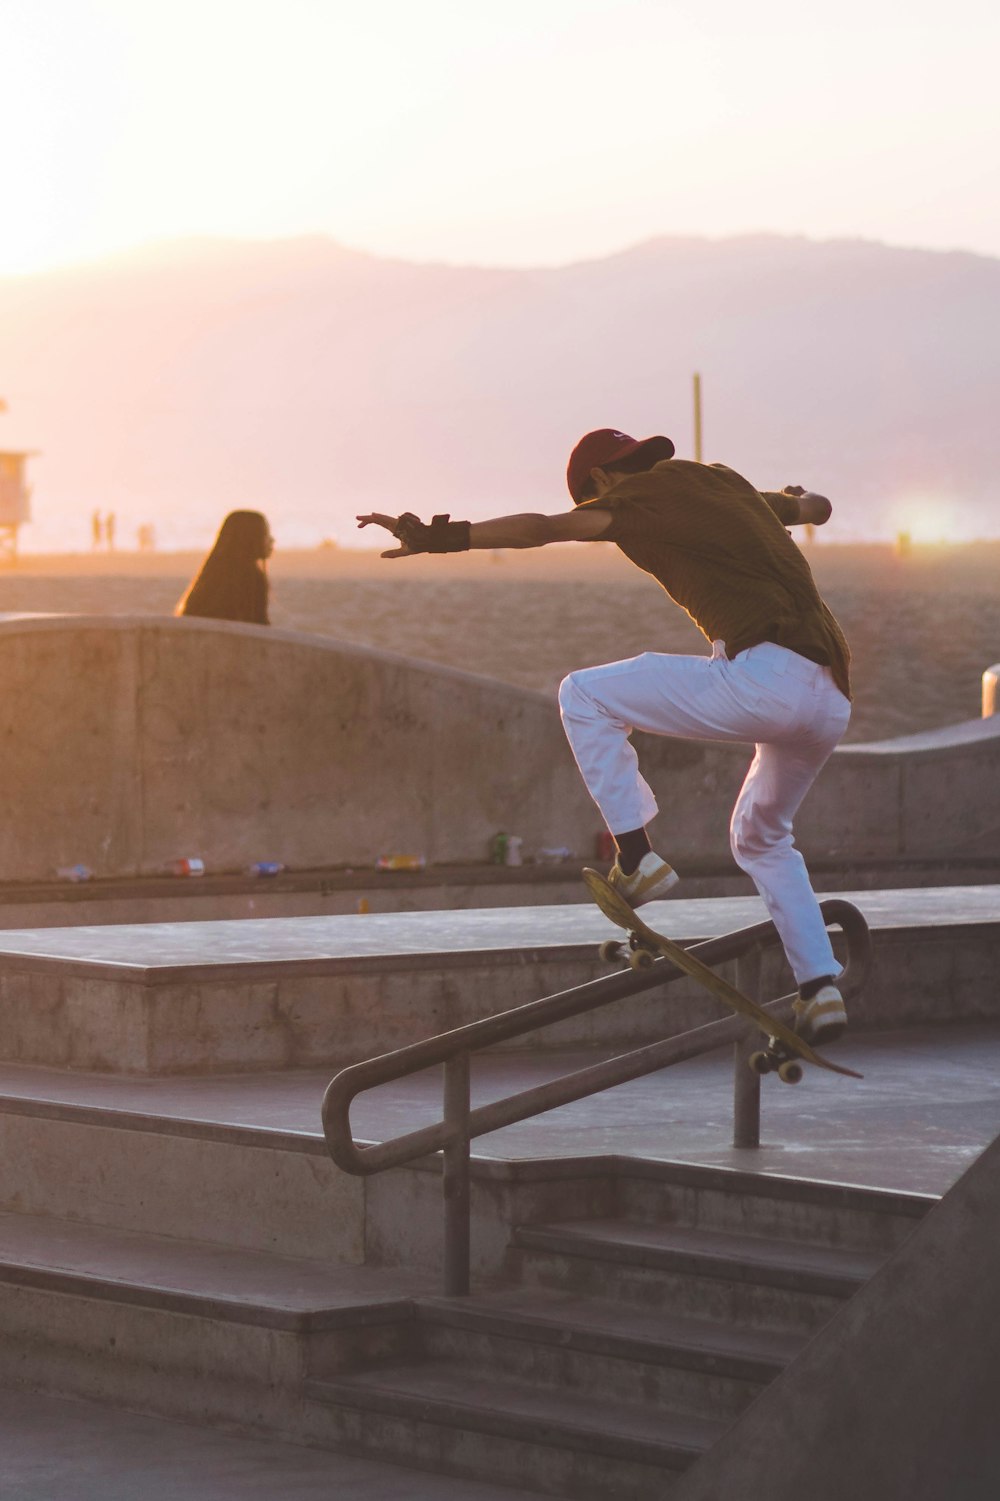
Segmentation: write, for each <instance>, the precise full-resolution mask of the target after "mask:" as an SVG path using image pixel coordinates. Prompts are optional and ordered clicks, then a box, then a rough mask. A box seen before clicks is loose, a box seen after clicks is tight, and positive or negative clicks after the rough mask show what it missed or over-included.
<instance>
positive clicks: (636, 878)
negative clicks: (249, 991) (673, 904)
mask: <svg viewBox="0 0 1000 1501" xmlns="http://www.w3.org/2000/svg"><path fill="white" fill-rule="evenodd" d="M679 880H680V876H679V875H678V874H677V872H676V870H674V869H673V867H672V866H670V865H668V864H667V862H666V860H661V859H660V857H659V855H657V854H656V853H655V852H654V851H653V850H650V851H649V853H648V855H643V857H642V859H641V860H640V861H639V864H638V865H637V866H636V868H635V870H634V871H633V872H632V874H631V875H630V876H627V875H626V874H625V872H624V871H623V870H622V868H621V866H620V865H619V864H618V861H617V860H616V861H615V863H614V865H612V867H611V870H610V871H609V872H608V882H609V884H610V885H612V886H613V887H614V888H615V890H616V891H620V892H621V894H622V896H623V897H624V898H625V900H626V901H627V902H628V904H629V906H630V907H641V906H642V904H643V902H655V901H658V900H659V899H660V897H661V896H666V894H667V892H668V891H671V890H672V889H673V888H674V887H675V886H676V885H677V882H678V881H679Z"/></svg>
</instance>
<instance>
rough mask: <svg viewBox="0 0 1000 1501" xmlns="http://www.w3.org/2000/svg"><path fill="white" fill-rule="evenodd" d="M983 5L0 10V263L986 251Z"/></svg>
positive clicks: (190, 5)
mask: <svg viewBox="0 0 1000 1501" xmlns="http://www.w3.org/2000/svg"><path fill="white" fill-rule="evenodd" d="M998 57H1000V6H998V5H997V4H996V3H995V0H953V3H952V4H950V5H946V6H942V5H941V4H939V3H937V0H935V3H929V0H910V3H908V4H904V3H889V0H841V3H838V4H835V5H824V6H822V7H821V6H819V5H816V4H810V0H755V3H753V4H748V3H747V0H714V4H711V5H706V4H705V0H617V3H612V0H419V3H418V0H358V3H345V0H169V3H168V0H0V60H2V67H0V133H2V134H0V139H2V141H3V151H2V155H0V182H2V184H3V189H4V192H3V200H2V202H3V208H2V214H3V224H2V232H0V272H12V271H13V272H19V271H32V270H36V269H42V268H44V267H46V266H50V265H53V264H60V263H67V262H73V261H76V260H79V259H83V258H89V257H93V256H100V255H104V254H106V253H108V252H113V251H116V250H121V249H128V248H131V247H133V246H135V245H138V244H142V243H144V242H147V241H150V240H157V239H162V238H166V237H174V236H186V235H206V234H207V235H223V236H245V237H252V238H260V237H285V236H289V235H298V234H309V233H321V234H329V235H331V236H333V237H334V238H335V239H337V240H339V241H341V242H342V243H343V244H346V245H349V246H352V247H354V248H357V249H362V250H370V251H374V252H377V253H379V254H382V255H388V256H398V257H403V258H413V259H421V260H444V261H450V262H456V263H462V262H473V263H478V264H488V265H505V264H506V265H531V264H560V263H564V262H567V261H571V260H576V259H583V258H588V257H593V256H600V255H604V254H607V253H609V252H612V251H615V250H619V249H623V248H625V247H627V246H629V245H631V244H634V243H636V242H637V241H639V240H643V239H647V238H649V237H651V236H654V235H661V234H699V235H700V234H708V235H713V236H715V235H719V236H721V235H729V234H738V233H745V232H755V231H773V232H777V233H792V234H807V235H810V236H813V237H817V238H828V237H836V236H863V237H865V238H871V239H881V240H885V241H888V242H889V243H892V244H897V245H913V246H924V247H929V248H941V249H953V248H962V249H968V250H975V251H980V252H983V253H986V254H989V255H998V254H1000V213H998V211H997V204H998V198H1000V192H998V190H1000V123H998V109H997V104H996V87H997V86H996V68H997V58H998Z"/></svg>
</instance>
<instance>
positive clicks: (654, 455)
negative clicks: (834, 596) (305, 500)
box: [358, 428, 851, 1043]
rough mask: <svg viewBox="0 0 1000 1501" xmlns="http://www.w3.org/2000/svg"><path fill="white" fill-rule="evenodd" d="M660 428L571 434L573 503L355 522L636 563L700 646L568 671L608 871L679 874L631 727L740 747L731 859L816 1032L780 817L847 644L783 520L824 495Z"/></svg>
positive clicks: (801, 882)
mask: <svg viewBox="0 0 1000 1501" xmlns="http://www.w3.org/2000/svg"><path fill="white" fill-rule="evenodd" d="M673 454H674V446H673V444H672V443H671V441H670V439H669V438H663V437H653V438H644V439H642V440H641V441H639V440H637V439H635V438H630V437H629V436H628V435H627V434H626V433H622V432H619V431H618V430H617V429H613V428H601V429H600V430H598V431H596V432H591V433H587V434H586V436H585V437H583V438H581V440H580V442H579V443H578V444H577V445H576V447H575V448H574V450H573V452H572V454H571V455H570V460H569V467H568V470H567V476H566V477H567V483H568V485H569V491H570V495H571V496H572V498H573V502H574V509H573V510H572V511H568V512H564V513H562V514H560V515H557V516H543V515H537V514H530V513H529V514H524V515H515V516H501V517H497V518H495V519H494V520H491V521H477V522H473V523H469V522H467V521H452V520H451V519H450V518H449V517H448V516H435V517H434V519H433V521H432V522H431V523H430V525H425V524H424V523H423V522H421V521H420V520H418V518H417V517H416V516H413V515H412V514H410V513H407V514H406V515H403V516H400V517H392V516H381V515H374V514H373V515H368V516H359V517H358V523H359V525H360V526H362V527H364V526H369V525H371V524H372V523H374V524H376V525H378V526H384V527H386V528H387V529H388V530H389V531H391V532H392V534H393V536H394V537H395V538H396V539H397V540H398V542H399V546H398V547H396V548H393V549H391V550H390V551H388V552H385V553H383V554H382V556H383V557H386V558H402V557H407V556H409V555H411V554H413V553H418V552H462V551H465V550H466V549H468V548H490V549H493V548H502V547H542V546H545V545H546V544H548V543H550V542H597V541H609V542H614V543H616V544H617V545H618V547H619V548H620V549H621V551H622V552H623V553H624V554H625V556H626V557H627V558H629V559H630V560H631V561H632V562H633V563H635V564H636V565H637V566H638V567H639V568H642V569H643V570H644V571H645V572H647V573H649V574H651V575H652V576H653V577H654V578H655V579H656V580H657V581H658V582H659V583H660V584H661V585H662V587H663V588H664V589H665V590H666V591H667V593H668V594H669V595H670V597H671V598H672V599H673V600H675V601H676V603H677V604H679V605H681V606H682V607H683V608H684V609H685V610H686V611H687V612H688V614H689V615H690V616H691V618H692V619H693V620H694V622H695V624H696V625H697V626H698V627H699V629H700V630H701V631H702V632H703V633H704V635H705V636H706V637H707V639H708V640H709V641H710V642H711V643H712V655H711V656H710V657H681V656H667V655H663V654H660V653H656V652H646V653H644V654H643V655H642V656H639V657H634V658H632V659H631V660H629V661H625V662H611V663H609V664H608V665H607V666H604V667H591V668H588V669H586V670H584V671H582V672H573V673H570V675H569V677H567V678H566V679H565V680H564V681H563V683H562V684H561V686H560V689H559V706H560V710H561V713H562V718H563V724H564V727H565V729H566V734H567V736H568V738H569V742H570V745H571V747H572V750H573V754H574V756H575V757H576V762H577V765H578V767H579V768H580V772H581V774H582V776H583V779H584V781H585V783H586V785H587V787H588V789H589V791H590V793H591V795H592V797H593V798H594V801H595V802H596V803H597V806H598V808H599V809H600V811H601V813H602V815H603V817H604V820H605V822H606V823H607V825H608V828H609V829H610V831H611V833H612V835H613V837H614V840H615V844H616V846H617V849H618V856H617V859H616V861H615V864H614V866H613V867H612V870H611V874H610V880H611V882H612V884H613V885H614V886H616V887H617V888H618V889H619V890H620V891H621V892H622V893H623V894H624V896H625V897H626V898H627V899H628V900H629V901H630V902H631V903H632V905H633V906H638V905H640V904H641V903H643V902H648V901H653V900H655V899H656V898H658V897H662V896H665V895H666V894H667V892H668V891H670V890H671V888H672V887H673V886H675V885H676V883H677V880H678V877H677V875H676V873H675V872H674V871H673V870H672V869H671V867H670V866H669V865H668V863H667V862H666V860H664V859H663V858H662V856H660V855H658V854H657V853H656V852H655V851H654V850H653V849H652V848H651V846H650V842H649V838H648V836H647V834H646V825H647V824H648V823H649V822H650V820H651V819H652V818H653V816H654V815H655V814H656V812H657V804H656V800H655V798H654V797H653V794H652V791H651V790H650V788H649V786H648V784H647V783H646V781H645V780H644V778H643V777H642V776H641V774H640V772H639V767H638V760H637V757H636V754H635V751H634V749H633V747H632V745H631V743H630V741H629V736H630V735H631V733H632V731H633V730H636V729H638V730H643V731H645V732H647V733H649V734H654V735H673V736H678V737H682V738H686V739H693V740H724V741H741V742H749V743H751V744H754V745H755V746H756V754H755V755H754V759H753V762H752V763H751V766H750V770H749V772H748V773H747V777H746V780H745V782H744V784H743V788H742V790H741V792H740V795H739V797H738V799H737V802H736V807H735V808H734V810H733V815H732V820H731V824H730V839H731V845H732V850H733V855H734V857H735V859H736V863H737V864H738V865H739V866H740V867H741V869H743V870H745V871H746V872H747V873H748V874H749V875H750V876H751V877H752V879H753V881H754V883H755V885H756V887H757V890H758V891H759V892H760V894H761V896H762V898H763V900H764V903H765V905H766V906H767V909H768V911H769V913H770V915H771V918H772V920H773V921H774V924H775V927H776V928H777V930H778V933H779V935H780V937H781V940H782V943H783V944H784V947H785V952H786V954H787V956H788V960H789V963H790V965H791V967H792V971H793V973H794V975H795V980H796V983H797V985H798V987H799V997H798V1000H797V1001H796V1003H795V1007H796V1025H797V1027H798V1030H799V1032H800V1033H801V1034H802V1036H803V1037H805V1038H806V1040H807V1041H809V1042H813V1043H817V1042H831V1041H833V1040H834V1039H835V1038H837V1037H839V1036H840V1035H841V1033H842V1032H843V1031H844V1029H845V1027H846V1025H847V1014H846V1011H845V1008H844V1002H843V998H842V996H841V994H840V991H839V990H838V989H837V986H836V984H835V980H836V977H837V975H838V974H839V965H838V964H837V962H836V960H835V958H834V955H833V949H832V947H831V944H830V938H829V935H828V933H827V931H826V925H825V924H824V922H823V917H822V914H821V913H820V910H819V904H818V902H817V901H816V897H815V894H814V893H813V889H812V886H811V884H810V881H809V875H808V872H807V870H806V867H805V863H804V861H803V859H802V856H801V855H800V854H799V852H798V850H797V849H796V848H795V844H794V840H793V837H792V819H793V818H794V816H795V813H796V811H797V810H798V808H799V805H800V804H801V802H802V799H803V798H804V797H805V795H806V793H807V792H808V791H809V788H810V787H811V786H812V784H813V782H814V780H815V778H816V776H817V773H818V772H819V771H820V768H821V767H822V766H823V764H824V763H825V762H826V760H827V758H828V757H829V755H830V753H831V752H832V751H833V749H834V747H835V746H836V744H837V742H838V741H839V740H840V738H841V736H842V735H843V733H844V731H845V729H846V728H847V723H848V720H849V719H850V713H851V707H850V681H849V676H848V672H849V664H850V653H849V652H848V649H847V643H846V642H845V640H844V637H843V635H842V633H841V631H840V627H839V626H838V625H837V622H836V621H835V620H834V618H833V616H832V615H831V613H830V611H829V610H828V609H827V607H826V605H825V604H824V603H823V601H822V599H821V598H820V596H819V593H818V591H817V589H816V585H815V583H814V581H813V577H812V574H811V572H810V570H809V566H808V564H807V563H806V561H805V559H804V558H803V556H802V554H801V553H800V551H799V549H798V548H797V547H796V546H795V544H794V542H793V541H792V540H791V537H790V535H789V533H788V532H786V531H785V527H786V526H791V525H795V524H797V523H805V524H809V525H814V526H820V525H822V524H823V523H824V522H825V521H827V520H828V519H829V516H830V512H831V506H830V502H829V501H828V500H826V499H825V497H824V496H821V495H815V494H813V493H811V492H809V491H805V490H803V489H802V488H801V486H797V485H794V486H791V485H790V486H787V487H786V489H784V490H783V491H780V492H765V493H759V492H758V491H757V490H755V489H754V488H753V486H752V485H751V484H750V483H749V481H748V480H745V479H743V478H742V476H740V475H739V474H736V473H735V472H734V471H733V470H732V469H727V468H726V467H725V466H724V465H721V464H696V463H692V462H690V461H687V460H681V459H675V458H674V457H673Z"/></svg>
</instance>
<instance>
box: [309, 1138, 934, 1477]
mask: <svg viewBox="0 0 1000 1501" xmlns="http://www.w3.org/2000/svg"><path fill="white" fill-rule="evenodd" d="M675 1174H676V1176H675ZM678 1178H679V1180H680V1181H679V1182H678V1181H677V1180H678ZM698 1179H699V1175H697V1174H691V1173H690V1172H687V1173H686V1172H685V1171H684V1169H680V1170H674V1169H671V1167H670V1166H668V1165H665V1166H664V1167H663V1169H662V1171H661V1172H660V1173H659V1174H646V1175H642V1176H640V1178H639V1180H638V1182H637V1183H633V1182H632V1180H631V1179H630V1176H629V1174H628V1171H627V1169H626V1170H625V1171H624V1173H623V1181H622V1184H621V1185H620V1189H621V1193H620V1196H621V1198H622V1199H623V1200H624V1201H626V1202H627V1201H628V1199H629V1198H630V1197H632V1196H633V1193H634V1191H635V1190H636V1189H638V1193H637V1194H636V1195H635V1196H636V1197H638V1198H639V1199H640V1200H641V1201H642V1203H643V1205H644V1208H645V1213H644V1215H643V1217H642V1218H636V1217H634V1215H632V1214H628V1213H625V1214H620V1215H616V1216H614V1217H608V1218H601V1219H588V1220H576V1221H563V1222H558V1223H554V1224H536V1225H520V1226H516V1227H515V1228H514V1229H513V1233H512V1238H511V1245H510V1249H509V1252H508V1256H507V1260H506V1274H507V1277H508V1278H509V1279H510V1281H511V1283H512V1284H514V1285H509V1286H507V1287H506V1288H504V1289H502V1290H499V1291H492V1292H486V1293H481V1294H477V1295H475V1296H473V1297H472V1298H470V1299H468V1300H447V1299H428V1298H420V1299H419V1300H418V1301H417V1303H416V1312H415V1317H414V1319H412V1320H408V1321H406V1322H405V1323H401V1324H399V1325H397V1326H396V1329H395V1338H394V1339H393V1338H392V1337H391V1336H389V1337H387V1332H386V1331H385V1329H383V1330H382V1331H381V1334H380V1341H379V1349H378V1353H377V1355H376V1356H373V1357H372V1358H371V1359H366V1358H365V1355H364V1352H363V1351H361V1350H360V1349H359V1350H358V1352H357V1353H358V1357H359V1363H358V1365H357V1366H356V1368H354V1369H352V1370H344V1369H341V1370H340V1371H338V1372H337V1373H336V1375H333V1376H331V1375H326V1374H320V1375H319V1377H318V1379H313V1380H311V1381H310V1382H309V1384H308V1392H309V1395H310V1397H311V1398H312V1399H313V1400H314V1401H315V1402H316V1403H319V1404H326V1406H327V1407H328V1409H329V1412H330V1419H331V1429H330V1433H331V1437H332V1438H333V1439H334V1440H335V1441H336V1442H337V1443H338V1444H340V1445H343V1446H345V1447H347V1448H348V1449H349V1450H350V1451H351V1452H355V1453H379V1454H382V1455H388V1456H391V1457H393V1458H395V1459H397V1460H406V1461H407V1462H410V1463H417V1464H419V1465H421V1466H432V1467H435V1468H437V1469H439V1470H441V1471H442V1472H443V1473H448V1474H453V1475H466V1476H468V1477H470V1478H486V1477H492V1478H495V1479H498V1480H501V1481H503V1482H505V1483H507V1484H510V1485H520V1486H523V1487H525V1488H526V1489H529V1490H534V1491H538V1492H540V1493H544V1494H551V1495H555V1496H565V1497H573V1498H578V1501H605V1498H610V1497H618V1496H622V1495H628V1496H634V1497H636V1498H640V1501H644V1498H647V1497H648V1498H650V1501H652V1498H654V1497H661V1496H665V1495H667V1494H669V1490H670V1486H671V1483H672V1481H673V1480H674V1479H676V1477H677V1476H678V1475H679V1474H682V1473H683V1472H684V1471H685V1470H686V1469H687V1468H688V1467H689V1466H690V1465H691V1464H692V1463H693V1462H694V1461H695V1460H696V1459H697V1458H698V1457H699V1456H700V1455H701V1454H702V1453H704V1452H705V1451H706V1450H707V1449H708V1448H709V1447H710V1446H711V1445H712V1444H713V1443H714V1442H715V1440H716V1438H717V1437H718V1436H719V1435H720V1434H721V1433H722V1432H723V1431H724V1430H725V1428H726V1427H727V1426H728V1425H729V1424H730V1423H731V1422H732V1421H733V1420H734V1419H735V1418H736V1417H738V1416H739V1414H740V1413H741V1412H742V1411H743V1410H744V1409H745V1408H746V1406H747V1405H748V1404H749V1403H750V1402H752V1401H753V1400H754V1398H755V1397H756V1396H757V1395H759V1393H760V1392H761V1391H762V1390H763V1389H764V1387H765V1386H766V1385H767V1384H768V1383H769V1382H770V1381H771V1380H773V1379H774V1377H775V1376H776V1375H778V1374H779V1373H780V1371H782V1370H783V1369H784V1367H785V1366H786V1365H787V1364H788V1362H789V1361H790V1360H792V1359H793V1358H794V1356H795V1355H796V1354H797V1353H798V1351H799V1350H801V1349H802V1348H803V1347H804V1345H805V1344H806V1342H807V1341H808V1339H809V1337H810V1336H811V1335H812V1334H813V1333H814V1332H815V1331H816V1330H817V1329H819V1328H821V1327H822V1325H823V1324H825V1323H826V1322H827V1320H828V1319H829V1318H830V1317H832V1316H833V1314H835V1313H836V1312H837V1311H838V1309H839V1308H840V1307H841V1306H842V1305H843V1303H844V1302H845V1301H846V1299H848V1298H849V1297H851V1296H852V1295H853V1293H855V1292H856V1291H857V1290H858V1289H859V1288H860V1287H862V1286H863V1285H864V1283H865V1282H866V1280H867V1279H868V1278H869V1277H870V1276H871V1275H873V1274H874V1272H875V1271H877V1270H878V1268H879V1267H880V1266H881V1265H882V1264H883V1262H884V1261H885V1259H886V1257H887V1255H888V1254H890V1252H891V1249H892V1248H893V1247H894V1246H895V1245H897V1244H900V1243H902V1241H903V1239H905V1237H906V1235H907V1234H908V1233H909V1231H910V1230H911V1229H912V1228H913V1225H914V1223H915V1222H916V1220H917V1218H918V1217H919V1216H920V1215H921V1214H922V1213H923V1212H924V1210H925V1209H926V1207H927V1202H926V1200H922V1199H919V1198H910V1197H908V1196H905V1195H893V1194H886V1195H881V1194H879V1193H878V1192H877V1191H858V1190H850V1189H843V1188H838V1187H835V1186H827V1187H826V1188H825V1189H824V1188H823V1187H822V1186H820V1185H816V1184H809V1183H803V1184H801V1185H799V1184H796V1183H795V1182H794V1181H791V1180H778V1181H777V1182H775V1183H774V1184H768V1183H767V1182H766V1180H765V1181H763V1182H762V1181H761V1180H757V1181H756V1183H753V1184H749V1183H746V1182H744V1181H741V1179H740V1175H729V1179H728V1181H727V1175H725V1174H712V1173H710V1172H706V1173H704V1174H701V1175H700V1183H699V1181H698ZM699 1189H700V1192H699ZM651 1190H652V1194H651ZM657 1190H659V1191H660V1196H661V1198H664V1199H667V1200H669V1199H672V1200H673V1201H674V1204H675V1207H676V1204H677V1201H678V1199H686V1200H687V1203H688V1205H689V1207H690V1206H691V1205H692V1204H693V1205H694V1207H695V1212H696V1219H695V1223H693V1224H692V1223H673V1222H671V1221H669V1220H666V1221H654V1220H651V1219H650V1218H649V1211H650V1199H651V1197H652V1196H655V1194H656V1191H657ZM755 1201H757V1202H755ZM760 1201H763V1203H762V1202H760ZM762 1211H763V1212H762ZM705 1219H707V1220H708V1223H707V1224H706V1223H705V1222H704V1220H705ZM713 1220H723V1221H725V1220H730V1221H733V1220H735V1221H740V1220H742V1221H743V1222H744V1223H750V1224H753V1223H754V1222H755V1221H756V1222H757V1223H758V1224H759V1223H761V1222H763V1223H766V1224H768V1225H769V1226H770V1228H771V1230H772V1232H773V1229H774V1227H775V1225H776V1224H777V1225H780V1224H781V1222H782V1221H783V1220H784V1222H785V1228H786V1230H787V1234H785V1235H784V1236H778V1235H776V1234H774V1233H769V1234H766V1235H763V1234H755V1233H750V1232H748V1231H747V1230H746V1229H745V1228H744V1229H742V1230H736V1229H733V1228H728V1229H719V1228H716V1227H715V1226H713V1224H712V1221H713ZM831 1241H832V1242H833V1244H831Z"/></svg>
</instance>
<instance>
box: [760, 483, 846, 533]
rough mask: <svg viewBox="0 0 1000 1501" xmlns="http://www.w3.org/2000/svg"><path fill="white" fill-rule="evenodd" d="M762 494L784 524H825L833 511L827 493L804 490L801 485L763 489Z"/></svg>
mask: <svg viewBox="0 0 1000 1501" xmlns="http://www.w3.org/2000/svg"><path fill="white" fill-rule="evenodd" d="M761 494H762V495H763V497H764V499H765V500H766V501H767V503H768V505H769V506H770V507H771V510H772V511H773V512H774V514H775V515H776V516H777V518H778V520H779V521H780V522H781V524H782V525H783V526H823V525H824V524H825V523H826V522H827V521H829V519H830V516H831V515H832V513H833V506H832V505H831V504H830V502H829V501H828V500H827V498H826V496H825V495H817V494H816V493H815V491H813V490H804V489H803V488H802V486H801V485H786V486H785V488H784V489H783V490H762V491H761Z"/></svg>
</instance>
